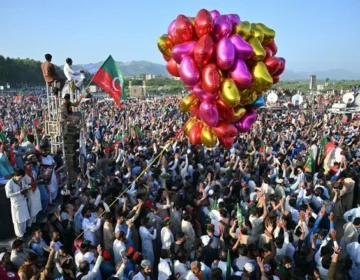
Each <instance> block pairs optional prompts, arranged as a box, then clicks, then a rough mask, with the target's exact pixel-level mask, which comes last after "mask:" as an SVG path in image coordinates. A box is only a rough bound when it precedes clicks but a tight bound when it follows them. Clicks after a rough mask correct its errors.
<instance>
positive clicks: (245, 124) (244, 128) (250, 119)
mask: <svg viewBox="0 0 360 280" xmlns="http://www.w3.org/2000/svg"><path fill="white" fill-rule="evenodd" d="M255 121H256V111H255V110H254V109H248V110H247V112H246V113H245V115H244V116H243V117H242V118H241V119H240V120H237V121H236V122H235V123H234V125H235V127H236V129H237V130H238V131H239V132H248V131H249V130H250V128H251V126H252V125H253V123H254V122H255Z"/></svg>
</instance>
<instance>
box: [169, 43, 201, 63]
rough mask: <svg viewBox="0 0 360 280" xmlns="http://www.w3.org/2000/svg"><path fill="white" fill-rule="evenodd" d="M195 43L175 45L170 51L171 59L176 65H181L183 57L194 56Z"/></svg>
mask: <svg viewBox="0 0 360 280" xmlns="http://www.w3.org/2000/svg"><path fill="white" fill-rule="evenodd" d="M195 45H196V42H194V41H190V42H186V43H182V44H177V45H175V46H174V47H173V49H172V57H173V59H174V60H175V61H176V63H177V64H180V63H181V60H182V59H183V57H184V56H192V55H193V54H194V48H195Z"/></svg>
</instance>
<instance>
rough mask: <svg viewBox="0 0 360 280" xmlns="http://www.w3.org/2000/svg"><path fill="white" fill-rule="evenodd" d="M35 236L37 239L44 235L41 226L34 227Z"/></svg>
mask: <svg viewBox="0 0 360 280" xmlns="http://www.w3.org/2000/svg"><path fill="white" fill-rule="evenodd" d="M33 237H34V238H36V239H40V238H41V237H42V232H41V229H40V228H39V227H36V228H34V229H33Z"/></svg>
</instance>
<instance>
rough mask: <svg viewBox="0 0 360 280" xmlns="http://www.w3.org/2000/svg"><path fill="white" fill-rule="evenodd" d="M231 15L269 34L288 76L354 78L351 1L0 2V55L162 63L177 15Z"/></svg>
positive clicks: (357, 26)
mask: <svg viewBox="0 0 360 280" xmlns="http://www.w3.org/2000/svg"><path fill="white" fill-rule="evenodd" d="M201 8H206V9H208V10H212V9H217V10H219V11H220V12H221V13H225V14H228V13H237V14H239V15H240V18H241V19H242V20H249V21H252V22H262V23H264V24H266V25H268V26H269V27H271V28H273V29H275V31H276V43H277V45H278V48H279V52H278V55H279V56H282V57H284V58H286V60H287V69H291V70H295V71H312V70H328V69H334V68H345V69H347V70H350V71H353V72H355V73H360V69H358V64H359V62H360V52H359V51H358V49H359V47H360V36H358V34H359V30H360V20H359V11H360V1H358V0H261V1H260V0H256V1H255V0H246V1H245V0H237V1H235V0H223V1H220V0H218V1H214V0H207V1H203V0H192V1H189V0H181V1H171V0H168V1H157V0H153V1H148V0H138V1H126V0H103V1H98V0H97V1H94V0H75V1H69V0H62V1H60V2H59V1H50V0H31V1H29V0H0V11H1V15H0V54H2V55H5V56H10V57H20V58H26V57H29V58H34V59H38V60H43V55H44V54H45V53H48V52H49V53H51V54H52V55H53V61H54V62H55V63H56V64H63V63H64V61H65V58H66V57H69V56H70V57H72V59H73V61H74V63H75V64H77V63H90V62H98V61H101V60H104V59H105V58H106V57H107V56H108V55H109V54H112V55H113V57H114V58H115V59H116V60H119V61H124V62H127V61H131V60H148V61H152V62H156V63H162V64H164V61H163V59H162V56H161V55H160V53H159V52H158V50H157V46H156V41H157V38H158V37H159V36H160V35H162V34H163V33H166V30H167V27H168V25H169V24H170V22H171V21H172V20H173V19H174V18H175V17H176V16H177V15H178V14H185V15H187V16H195V15H196V13H197V11H198V10H200V9H201Z"/></svg>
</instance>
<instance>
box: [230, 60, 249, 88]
mask: <svg viewBox="0 0 360 280" xmlns="http://www.w3.org/2000/svg"><path fill="white" fill-rule="evenodd" d="M229 77H230V78H231V79H232V80H233V81H234V82H235V84H236V86H237V88H238V89H246V88H248V87H249V86H250V84H251V81H252V76H251V74H250V72H249V68H248V67H247V65H246V63H245V61H244V60H241V59H237V60H236V61H235V63H234V65H233V67H231V68H230V71H229Z"/></svg>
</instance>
